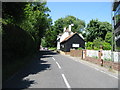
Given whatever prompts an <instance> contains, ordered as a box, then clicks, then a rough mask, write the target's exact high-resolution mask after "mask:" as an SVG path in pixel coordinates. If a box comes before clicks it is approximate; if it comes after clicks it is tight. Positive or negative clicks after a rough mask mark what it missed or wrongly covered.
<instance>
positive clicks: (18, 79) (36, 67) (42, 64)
mask: <svg viewBox="0 0 120 90" xmlns="http://www.w3.org/2000/svg"><path fill="white" fill-rule="evenodd" d="M55 54H57V53H53V52H51V51H39V52H38V53H37V54H36V56H35V58H33V59H32V62H31V63H30V64H28V65H27V66H26V67H25V68H23V69H22V70H20V71H19V72H18V73H17V74H15V75H14V76H13V77H12V78H11V79H9V80H8V81H7V82H5V83H4V84H3V89H7V88H17V89H18V90H21V89H27V88H29V87H30V86H31V84H35V80H30V79H29V78H25V77H27V76H29V75H34V74H37V73H39V72H43V71H45V70H48V69H49V68H50V66H51V64H47V61H46V60H43V59H45V58H49V57H51V56H52V55H55ZM49 70H50V69H49ZM38 79H39V78H38Z"/></svg>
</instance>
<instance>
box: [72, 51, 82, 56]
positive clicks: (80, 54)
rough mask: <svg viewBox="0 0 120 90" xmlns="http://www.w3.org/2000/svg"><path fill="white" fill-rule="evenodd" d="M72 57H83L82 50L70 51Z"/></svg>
mask: <svg viewBox="0 0 120 90" xmlns="http://www.w3.org/2000/svg"><path fill="white" fill-rule="evenodd" d="M70 56H73V57H82V50H70Z"/></svg>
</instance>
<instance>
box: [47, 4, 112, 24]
mask: <svg viewBox="0 0 120 90" xmlns="http://www.w3.org/2000/svg"><path fill="white" fill-rule="evenodd" d="M47 7H48V8H49V9H50V10H51V12H50V13H49V14H50V16H51V18H52V19H53V22H54V21H56V20H57V19H59V18H61V17H62V18H64V17H65V16H67V15H72V16H75V17H76V18H79V19H81V20H84V21H85V23H86V24H87V23H89V21H90V20H92V19H98V20H99V21H102V22H104V21H107V22H109V23H111V10H112V3H111V2H47Z"/></svg>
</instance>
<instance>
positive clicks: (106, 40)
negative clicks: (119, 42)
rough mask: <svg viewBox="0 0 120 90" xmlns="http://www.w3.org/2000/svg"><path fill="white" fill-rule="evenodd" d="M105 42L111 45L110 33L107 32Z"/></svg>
mask: <svg viewBox="0 0 120 90" xmlns="http://www.w3.org/2000/svg"><path fill="white" fill-rule="evenodd" d="M105 42H107V43H110V44H111V45H112V32H107V34H106V36H105Z"/></svg>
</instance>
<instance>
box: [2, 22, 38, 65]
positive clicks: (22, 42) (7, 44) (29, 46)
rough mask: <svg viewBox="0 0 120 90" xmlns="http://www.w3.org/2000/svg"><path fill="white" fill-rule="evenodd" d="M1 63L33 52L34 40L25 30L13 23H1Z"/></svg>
mask: <svg viewBox="0 0 120 90" xmlns="http://www.w3.org/2000/svg"><path fill="white" fill-rule="evenodd" d="M2 29H3V35H2V51H3V53H2V54H3V63H4V62H11V61H14V60H15V59H17V58H23V57H25V56H27V55H29V54H32V53H33V52H35V48H36V46H35V41H34V40H33V38H32V36H31V35H30V34H29V33H27V32H26V31H24V30H22V29H21V28H19V27H18V26H15V25H10V24H9V25H4V24H3V25H2Z"/></svg>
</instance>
